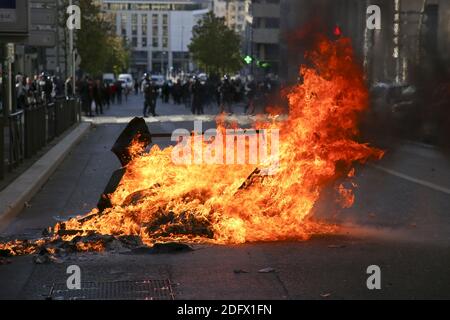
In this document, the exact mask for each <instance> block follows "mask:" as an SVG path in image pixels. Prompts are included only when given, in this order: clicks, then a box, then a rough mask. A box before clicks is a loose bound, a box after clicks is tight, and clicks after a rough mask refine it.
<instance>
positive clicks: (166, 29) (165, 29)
mask: <svg viewBox="0 0 450 320" xmlns="http://www.w3.org/2000/svg"><path fill="white" fill-rule="evenodd" d="M162 36H163V37H168V36H169V27H168V26H163V27H162Z"/></svg>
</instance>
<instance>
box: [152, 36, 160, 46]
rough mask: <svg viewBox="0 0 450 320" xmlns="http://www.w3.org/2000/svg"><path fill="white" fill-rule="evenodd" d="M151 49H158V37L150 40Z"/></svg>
mask: <svg viewBox="0 0 450 320" xmlns="http://www.w3.org/2000/svg"><path fill="white" fill-rule="evenodd" d="M152 47H153V48H158V47H159V43H158V37H153V38H152Z"/></svg>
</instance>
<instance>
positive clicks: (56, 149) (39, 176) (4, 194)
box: [0, 123, 90, 231]
mask: <svg viewBox="0 0 450 320" xmlns="http://www.w3.org/2000/svg"><path fill="white" fill-rule="evenodd" d="M89 129H90V124H89V123H81V124H79V125H77V126H76V127H75V128H74V129H72V130H71V131H70V132H69V133H68V134H67V135H66V136H65V137H63V138H62V139H61V140H60V141H59V142H58V143H57V144H56V145H55V146H53V147H52V148H51V149H50V150H48V151H47V152H46V153H45V154H44V155H42V157H41V158H40V159H39V160H37V161H36V162H34V163H33V164H32V165H31V166H30V167H28V168H27V169H26V171H24V172H23V173H22V174H21V175H20V176H18V177H17V178H16V179H15V180H14V181H12V182H11V183H10V184H8V186H6V187H5V188H4V189H3V190H2V191H1V192H0V231H1V230H2V229H3V228H5V227H6V225H7V223H8V222H9V221H10V220H11V219H12V218H13V217H14V216H16V215H18V214H19V213H20V212H21V211H22V209H23V208H24V206H27V205H28V201H30V200H31V198H32V197H33V196H34V195H35V194H36V193H37V192H38V191H39V190H40V189H41V187H42V186H43V185H44V184H45V183H46V182H47V180H48V179H49V178H50V176H51V175H52V174H53V172H54V171H55V170H56V169H57V167H58V166H59V165H60V164H61V162H62V161H63V160H64V158H65V157H66V156H67V155H68V154H69V152H70V151H71V150H72V148H73V147H74V146H75V145H76V144H77V143H78V142H79V141H80V140H81V138H82V137H83V136H84V135H85V134H86V133H87V132H88V131H89Z"/></svg>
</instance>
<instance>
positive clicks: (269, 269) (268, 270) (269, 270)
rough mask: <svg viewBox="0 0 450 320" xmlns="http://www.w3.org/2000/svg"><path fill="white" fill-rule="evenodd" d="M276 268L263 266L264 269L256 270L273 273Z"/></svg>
mask: <svg viewBox="0 0 450 320" xmlns="http://www.w3.org/2000/svg"><path fill="white" fill-rule="evenodd" d="M275 271H276V270H275V269H274V268H270V267H268V268H264V269H260V270H258V272H259V273H274V272H275Z"/></svg>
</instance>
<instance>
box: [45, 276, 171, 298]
mask: <svg viewBox="0 0 450 320" xmlns="http://www.w3.org/2000/svg"><path fill="white" fill-rule="evenodd" d="M48 299H54V300H173V299H174V295H173V291H172V286H171V283H170V281H169V280H167V279H164V280H142V281H110V282H82V283H81V289H80V290H69V289H67V285H66V284H65V283H54V284H53V285H52V286H51V289H50V292H49V294H48Z"/></svg>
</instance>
